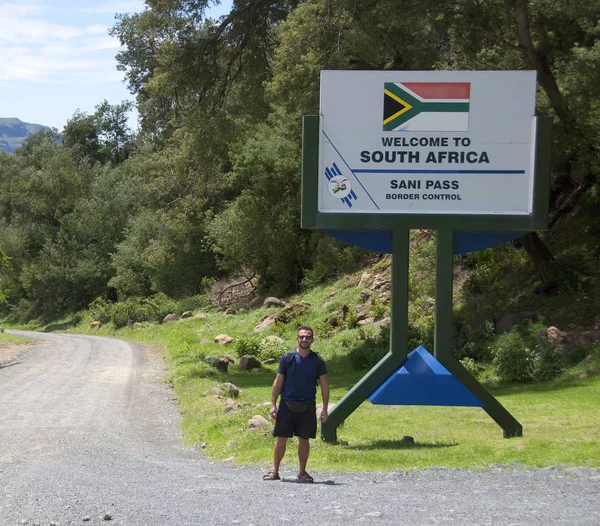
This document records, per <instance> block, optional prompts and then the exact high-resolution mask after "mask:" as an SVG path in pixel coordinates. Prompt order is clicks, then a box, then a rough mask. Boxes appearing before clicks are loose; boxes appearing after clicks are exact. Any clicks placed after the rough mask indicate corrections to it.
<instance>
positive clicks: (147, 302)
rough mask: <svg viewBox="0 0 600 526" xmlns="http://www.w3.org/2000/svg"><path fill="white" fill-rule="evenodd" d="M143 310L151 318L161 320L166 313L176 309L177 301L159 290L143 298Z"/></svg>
mask: <svg viewBox="0 0 600 526" xmlns="http://www.w3.org/2000/svg"><path fill="white" fill-rule="evenodd" d="M143 306H144V312H145V313H146V315H147V316H148V318H150V319H151V320H157V321H162V320H163V319H164V317H165V316H166V315H167V314H171V313H173V312H176V311H177V303H176V302H175V301H174V300H172V299H171V298H169V296H167V295H166V294H163V293H162V292H159V293H158V294H154V295H153V296H150V297H149V298H146V299H144V300H143Z"/></svg>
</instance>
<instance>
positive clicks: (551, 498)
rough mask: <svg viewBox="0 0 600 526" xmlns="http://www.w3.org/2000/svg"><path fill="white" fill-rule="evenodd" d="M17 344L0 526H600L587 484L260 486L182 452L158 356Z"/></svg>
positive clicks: (113, 348) (519, 476)
mask: <svg viewBox="0 0 600 526" xmlns="http://www.w3.org/2000/svg"><path fill="white" fill-rule="evenodd" d="M15 333H16V332H15ZM18 334H24V335H26V336H28V337H32V338H41V339H43V343H42V344H40V345H36V346H33V347H31V348H29V349H27V350H25V351H24V352H23V353H21V354H20V355H19V356H18V357H17V358H16V359H15V360H13V362H12V365H10V366H8V367H3V368H0V525H13V524H15V525H21V524H29V525H33V524H39V525H44V526H46V525H50V524H56V525H63V524H100V523H103V524H106V522H105V520H104V516H105V514H106V513H110V514H111V516H112V523H113V524H128V525H154V524H156V525H159V524H160V525H176V526H179V525H187V524H190V525H191V524H195V525H204V524H209V525H212V524H224V525H228V524H242V525H274V524H278V525H280V524H282V523H284V524H285V523H288V522H294V523H296V524H311V525H314V524H319V525H322V524H345V525H348V524H382V525H383V524H386V525H387V524H390V525H391V524H439V523H444V524H448V523H450V524H599V523H600V504H599V503H600V471H598V470H586V469H571V470H566V471H564V470H552V469H548V470H541V471H509V470H497V471H487V472H480V473H473V472H468V471H463V470H443V469H435V470H425V471H409V472H395V473H356V474H352V473H344V474H333V473H329V474H324V473H318V472H315V473H313V474H314V475H315V478H316V479H317V482H318V483H315V484H314V485H312V486H310V485H301V484H297V483H295V482H294V481H293V475H294V473H293V472H290V473H283V475H284V480H283V481H282V482H263V481H262V480H261V475H262V472H263V469H264V466H259V467H256V468H247V467H244V468H239V467H233V466H230V465H226V464H217V463H211V462H210V461H208V460H207V459H206V458H204V457H203V456H202V455H201V454H200V453H199V452H197V451H195V450H193V449H191V448H188V447H185V446H183V445H182V443H181V440H180V436H179V432H178V424H179V416H178V413H177V410H176V406H175V404H174V402H173V400H172V396H173V395H172V392H171V391H170V390H169V388H168V386H167V385H165V384H164V383H163V382H161V381H160V379H161V377H162V375H163V373H164V371H163V369H162V359H161V357H160V356H157V355H153V354H152V353H151V352H149V351H148V350H144V349H143V348H141V347H139V346H137V345H134V344H131V343H127V342H124V341H120V340H112V339H106V338H97V337H85V336H78V335H67V334H38V333H18ZM399 454H401V453H399ZM107 518H109V517H108V516H107Z"/></svg>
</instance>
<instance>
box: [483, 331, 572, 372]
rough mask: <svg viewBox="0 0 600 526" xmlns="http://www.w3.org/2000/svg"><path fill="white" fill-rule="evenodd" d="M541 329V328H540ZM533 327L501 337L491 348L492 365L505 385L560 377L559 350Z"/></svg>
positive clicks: (562, 363) (560, 359) (541, 332)
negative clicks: (506, 383)
mask: <svg viewBox="0 0 600 526" xmlns="http://www.w3.org/2000/svg"><path fill="white" fill-rule="evenodd" d="M540 327H541V326H540ZM540 327H536V326H535V325H533V324H527V325H526V326H524V327H522V328H517V329H513V330H512V331H510V332H509V333H506V334H502V335H501V336H499V337H498V338H497V339H496V341H495V342H494V343H493V344H492V346H491V353H492V355H493V357H494V359H493V361H492V365H493V366H494V371H495V373H496V374H497V375H498V377H499V378H500V379H501V380H503V381H505V382H511V383H514V382H529V381H545V380H551V379H553V378H556V377H557V376H559V375H560V374H561V372H562V368H563V365H564V362H563V358H562V356H561V353H560V352H559V349H558V348H557V347H555V346H554V345H552V344H551V343H550V342H549V341H548V340H547V338H546V333H545V331H543V330H536V329H539V328H540Z"/></svg>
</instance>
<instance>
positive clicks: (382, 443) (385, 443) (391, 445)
mask: <svg viewBox="0 0 600 526" xmlns="http://www.w3.org/2000/svg"><path fill="white" fill-rule="evenodd" d="M455 446H458V443H455V442H448V443H437V444H420V443H418V442H415V443H414V444H406V443H402V442H401V441H400V440H376V441H374V442H370V443H368V444H362V445H359V446H351V449H359V450H364V451H372V450H376V449H444V448H449V447H455Z"/></svg>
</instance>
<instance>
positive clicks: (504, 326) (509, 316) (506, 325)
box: [496, 312, 519, 334]
mask: <svg viewBox="0 0 600 526" xmlns="http://www.w3.org/2000/svg"><path fill="white" fill-rule="evenodd" d="M518 324H519V317H518V316H517V315H516V314H514V313H512V312H507V313H506V314H504V316H502V318H500V319H499V320H498V323H496V332H497V333H498V334H501V333H504V332H509V331H510V330H511V329H512V328H513V327H514V326H515V325H518Z"/></svg>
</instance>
